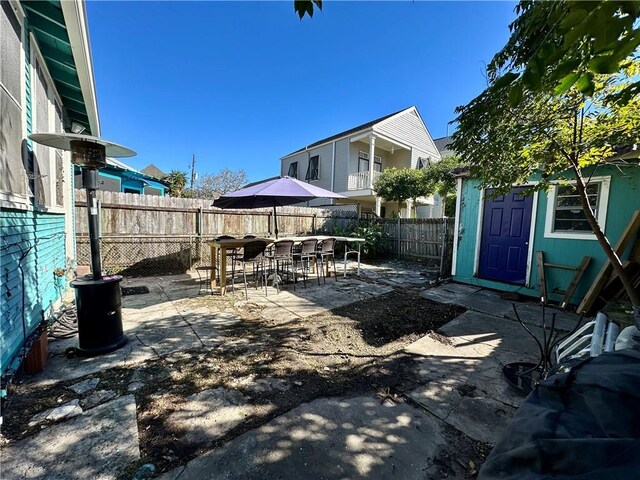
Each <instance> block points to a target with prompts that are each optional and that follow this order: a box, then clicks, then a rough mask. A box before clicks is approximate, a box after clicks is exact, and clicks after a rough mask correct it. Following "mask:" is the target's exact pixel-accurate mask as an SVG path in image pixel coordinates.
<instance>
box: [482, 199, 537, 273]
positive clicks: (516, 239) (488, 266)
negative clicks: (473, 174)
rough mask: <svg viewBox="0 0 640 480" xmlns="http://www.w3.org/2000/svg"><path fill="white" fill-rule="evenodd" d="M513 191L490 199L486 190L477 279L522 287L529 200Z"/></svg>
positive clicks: (525, 271) (529, 221)
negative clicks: (515, 284) (478, 277)
mask: <svg viewBox="0 0 640 480" xmlns="http://www.w3.org/2000/svg"><path fill="white" fill-rule="evenodd" d="M522 190H523V188H514V189H513V190H511V192H509V193H508V194H507V195H502V196H499V197H495V198H491V193H492V192H493V190H491V189H487V191H486V199H485V201H484V212H483V215H482V237H481V239H480V265H479V271H478V274H479V276H480V278H486V279H488V280H498V281H501V282H508V283H518V284H524V283H525V279H526V276H527V256H528V253H529V231H530V229H531V207H532V205H533V196H532V195H528V196H523V195H521V193H522Z"/></svg>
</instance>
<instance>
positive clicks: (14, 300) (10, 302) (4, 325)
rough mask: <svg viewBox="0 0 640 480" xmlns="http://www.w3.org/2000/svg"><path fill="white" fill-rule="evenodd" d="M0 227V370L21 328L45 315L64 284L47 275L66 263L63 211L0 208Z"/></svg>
mask: <svg viewBox="0 0 640 480" xmlns="http://www.w3.org/2000/svg"><path fill="white" fill-rule="evenodd" d="M0 227H1V228H0V231H1V233H2V250H0V277H1V280H0V291H1V292H2V297H1V298H2V302H1V305H0V334H1V335H0V371H2V372H4V371H5V370H6V368H7V367H8V366H9V365H10V362H11V360H12V359H13V358H14V357H15V356H16V353H19V350H20V349H21V348H22V345H23V339H24V337H25V333H26V336H29V335H30V334H31V333H32V332H33V331H34V330H35V328H36V327H37V326H38V325H39V324H40V323H41V322H42V320H43V319H44V318H46V317H48V316H49V315H50V313H51V311H52V308H53V305H54V303H55V302H56V301H57V300H58V299H59V298H60V296H61V293H62V290H63V289H65V288H67V285H66V282H65V283H63V284H62V285H57V284H56V281H55V279H54V275H53V272H54V270H55V269H56V268H62V269H64V268H66V255H65V222H64V215H54V214H47V213H40V212H37V211H20V210H2V211H0ZM30 247H31V249H29V248H30ZM20 248H22V249H23V250H24V251H27V250H28V253H27V255H26V257H25V258H24V259H23V260H22V262H21V265H22V269H23V271H24V280H23V278H22V275H21V272H20V268H19V265H20V263H19V261H20V257H21V256H22V252H21V250H20ZM23 292H24V321H25V325H24V327H25V328H24V329H23V324H22V321H23V313H22V308H23V307H22V294H23Z"/></svg>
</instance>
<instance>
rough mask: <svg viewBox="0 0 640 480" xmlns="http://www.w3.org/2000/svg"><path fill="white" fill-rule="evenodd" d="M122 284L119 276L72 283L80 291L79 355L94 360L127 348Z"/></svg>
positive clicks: (84, 279) (86, 278)
mask: <svg viewBox="0 0 640 480" xmlns="http://www.w3.org/2000/svg"><path fill="white" fill-rule="evenodd" d="M121 281H122V277H121V276H119V275H113V276H110V277H102V278H99V279H97V280H96V279H94V278H93V277H92V276H90V275H88V276H85V277H79V278H77V279H75V280H74V281H72V282H71V286H72V287H73V288H75V290H76V307H77V310H78V344H79V346H78V349H77V351H76V352H75V353H76V355H79V356H82V357H94V356H97V355H103V354H105V353H109V352H113V351H114V350H117V349H119V348H121V347H123V346H124V345H126V343H127V337H125V336H124V333H123V330H122V306H121V292H120V282H121Z"/></svg>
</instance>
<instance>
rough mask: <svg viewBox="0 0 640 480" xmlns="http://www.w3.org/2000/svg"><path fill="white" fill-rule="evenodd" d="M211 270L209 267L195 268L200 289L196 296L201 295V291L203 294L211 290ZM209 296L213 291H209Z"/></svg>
mask: <svg viewBox="0 0 640 480" xmlns="http://www.w3.org/2000/svg"><path fill="white" fill-rule="evenodd" d="M212 271H213V268H212V267H211V265H207V266H202V267H196V272H198V279H199V280H200V288H199V290H198V295H200V294H202V291H203V290H204V291H205V292H206V291H207V290H211V272H212ZM211 295H213V290H211Z"/></svg>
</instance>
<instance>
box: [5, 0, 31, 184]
mask: <svg viewBox="0 0 640 480" xmlns="http://www.w3.org/2000/svg"><path fill="white" fill-rule="evenodd" d="M0 3H1V4H2V7H1V10H0V84H1V85H0V171H1V172H2V174H1V175H0V190H2V191H3V192H10V193H14V194H17V195H25V194H26V173H25V171H24V165H23V159H22V89H21V85H20V79H21V75H20V72H21V69H22V62H21V60H20V48H21V36H22V29H21V27H20V23H19V22H18V18H17V17H16V15H15V13H14V11H13V9H12V8H11V5H10V4H9V3H8V2H0Z"/></svg>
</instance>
